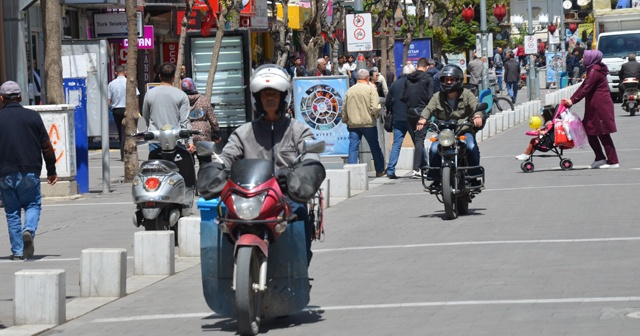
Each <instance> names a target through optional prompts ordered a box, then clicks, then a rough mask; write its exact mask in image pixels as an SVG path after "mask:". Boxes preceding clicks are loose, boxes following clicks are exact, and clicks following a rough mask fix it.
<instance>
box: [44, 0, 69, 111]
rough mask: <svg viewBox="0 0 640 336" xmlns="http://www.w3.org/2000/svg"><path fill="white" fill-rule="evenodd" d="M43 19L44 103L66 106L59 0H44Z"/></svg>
mask: <svg viewBox="0 0 640 336" xmlns="http://www.w3.org/2000/svg"><path fill="white" fill-rule="evenodd" d="M43 1H44V3H42V18H43V21H44V41H45V46H44V48H45V49H44V69H42V70H43V71H44V73H43V79H44V85H45V94H46V97H44V102H45V103H46V104H64V103H65V99H64V90H63V89H62V61H61V59H62V43H61V41H62V34H61V32H60V17H61V16H62V9H61V7H60V2H59V1H58V0H43Z"/></svg>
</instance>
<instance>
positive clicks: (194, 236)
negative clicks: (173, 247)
mask: <svg viewBox="0 0 640 336" xmlns="http://www.w3.org/2000/svg"><path fill="white" fill-rule="evenodd" d="M178 256H180V257H199V256H200V217H195V216H193V217H182V218H180V219H179V220H178Z"/></svg>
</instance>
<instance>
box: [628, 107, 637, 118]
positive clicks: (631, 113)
mask: <svg viewBox="0 0 640 336" xmlns="http://www.w3.org/2000/svg"><path fill="white" fill-rule="evenodd" d="M636 110H637V109H635V108H632V109H630V110H629V114H630V115H631V116H632V117H633V116H634V115H636Z"/></svg>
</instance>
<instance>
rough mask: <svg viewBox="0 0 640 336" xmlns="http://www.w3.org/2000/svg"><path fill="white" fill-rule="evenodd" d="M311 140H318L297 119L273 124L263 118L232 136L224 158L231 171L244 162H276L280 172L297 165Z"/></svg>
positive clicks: (241, 128) (283, 119) (223, 154)
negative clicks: (308, 141)
mask: <svg viewBox="0 0 640 336" xmlns="http://www.w3.org/2000/svg"><path fill="white" fill-rule="evenodd" d="M307 139H309V140H311V139H314V135H313V132H312V131H311V128H309V126H307V125H305V124H303V123H301V122H299V121H297V120H295V119H291V118H286V117H282V118H280V120H278V121H275V122H273V123H272V122H270V121H267V120H265V119H264V118H262V117H261V118H259V119H256V120H254V121H252V122H250V123H246V124H244V125H242V126H240V127H238V128H237V129H236V130H235V131H234V132H233V133H231V136H229V142H227V144H226V146H224V149H223V150H222V153H221V155H220V158H221V159H222V161H223V162H224V165H225V166H226V167H227V168H231V165H232V164H233V163H234V162H235V161H236V160H240V159H243V158H247V159H267V160H272V161H274V162H275V167H276V170H278V169H282V168H286V167H288V166H289V165H291V163H293V160H295V158H296V157H297V156H298V155H299V154H300V153H302V150H303V144H304V140H307ZM310 155H313V154H310ZM310 155H307V156H310ZM313 156H315V157H310V158H316V159H317V155H313Z"/></svg>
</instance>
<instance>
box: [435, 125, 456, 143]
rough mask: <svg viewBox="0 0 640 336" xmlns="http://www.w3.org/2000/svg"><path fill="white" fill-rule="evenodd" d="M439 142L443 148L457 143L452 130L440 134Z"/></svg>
mask: <svg viewBox="0 0 640 336" xmlns="http://www.w3.org/2000/svg"><path fill="white" fill-rule="evenodd" d="M438 140H439V141H440V145H441V146H442V147H451V146H453V144H454V143H455V142H456V134H455V133H453V131H452V130H450V129H446V130H443V131H442V132H440V135H438Z"/></svg>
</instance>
